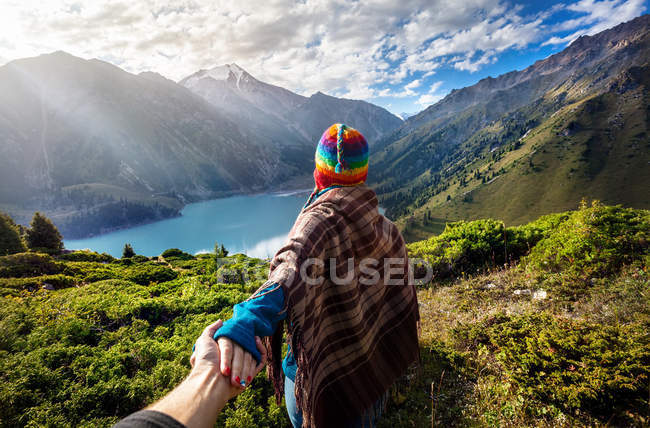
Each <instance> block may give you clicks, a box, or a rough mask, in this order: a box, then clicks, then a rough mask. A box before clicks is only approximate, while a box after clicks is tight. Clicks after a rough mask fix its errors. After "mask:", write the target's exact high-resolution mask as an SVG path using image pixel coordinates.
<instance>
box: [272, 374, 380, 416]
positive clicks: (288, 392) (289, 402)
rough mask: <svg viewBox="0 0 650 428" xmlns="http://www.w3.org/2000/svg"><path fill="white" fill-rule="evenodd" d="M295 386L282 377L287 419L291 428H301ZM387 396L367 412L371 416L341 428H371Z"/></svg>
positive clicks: (300, 413)
mask: <svg viewBox="0 0 650 428" xmlns="http://www.w3.org/2000/svg"><path fill="white" fill-rule="evenodd" d="M294 388H295V384H294V383H293V381H292V380H291V379H289V378H288V377H286V376H285V377H284V401H285V404H286V406H287V412H288V413H289V419H290V420H291V425H293V428H301V427H302V412H301V411H300V409H299V408H298V406H297V405H296V395H295V393H294ZM387 397H388V396H387V395H385V396H384V397H382V398H380V399H379V400H377V402H376V403H375V404H374V406H373V409H372V410H373V411H372V412H369V413H371V415H368V416H366V417H364V416H363V415H361V416H359V417H358V418H357V419H355V420H353V421H350V422H349V423H347V424H345V425H342V426H341V428H361V427H365V428H373V427H374V426H375V423H376V421H377V419H376V418H375V416H376V417H377V418H378V417H379V416H381V412H382V410H383V408H384V404H385V402H386V399H387Z"/></svg>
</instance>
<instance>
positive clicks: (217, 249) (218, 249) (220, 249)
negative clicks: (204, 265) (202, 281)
mask: <svg viewBox="0 0 650 428" xmlns="http://www.w3.org/2000/svg"><path fill="white" fill-rule="evenodd" d="M214 257H215V258H217V259H220V258H223V257H228V250H226V247H224V245H223V244H221V245H219V243H218V242H215V243H214Z"/></svg>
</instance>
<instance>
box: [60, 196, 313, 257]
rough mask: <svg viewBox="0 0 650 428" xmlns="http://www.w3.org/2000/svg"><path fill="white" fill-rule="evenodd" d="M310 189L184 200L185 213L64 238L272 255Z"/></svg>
mask: <svg viewBox="0 0 650 428" xmlns="http://www.w3.org/2000/svg"><path fill="white" fill-rule="evenodd" d="M308 195H309V192H308V191H299V192H286V193H273V194H261V195H246V196H233V197H230V198H223V199H214V200H210V201H204V202H197V203H194V204H189V205H187V206H185V208H184V209H183V211H182V216H181V217H176V218H172V219H167V220H162V221H158V222H155V223H150V224H146V225H143V226H137V227H133V228H129V229H124V230H119V231H116V232H111V233H107V234H104V235H99V236H95V237H92V238H87V239H75V240H65V247H66V248H68V249H84V248H88V249H91V250H93V251H97V252H100V253H102V252H106V253H109V254H111V255H112V256H115V257H121V256H122V249H123V247H124V244H125V243H129V244H131V245H132V246H133V249H134V250H135V252H136V253H137V254H142V255H145V256H157V255H159V254H160V253H162V252H163V251H165V250H166V249H168V248H180V249H181V250H183V251H185V252H188V253H191V254H197V253H201V252H210V251H212V250H213V249H214V243H215V242H219V243H220V244H224V245H225V246H226V248H227V249H228V251H230V253H231V254H233V253H246V254H247V255H249V256H253V257H260V258H263V257H272V256H273V255H274V254H275V252H276V251H277V250H278V249H279V248H280V247H281V246H282V245H283V244H284V242H285V240H286V238H287V234H288V233H289V230H290V229H291V226H293V223H294V221H295V219H296V216H297V215H298V213H299V212H300V209H301V208H302V207H303V205H304V203H305V201H306V199H307V196H308Z"/></svg>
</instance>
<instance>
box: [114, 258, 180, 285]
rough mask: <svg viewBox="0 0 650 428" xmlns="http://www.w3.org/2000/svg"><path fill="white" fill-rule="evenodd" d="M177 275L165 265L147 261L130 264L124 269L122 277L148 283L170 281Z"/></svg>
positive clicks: (138, 282) (141, 283)
mask: <svg viewBox="0 0 650 428" xmlns="http://www.w3.org/2000/svg"><path fill="white" fill-rule="evenodd" d="M177 276H178V274H177V273H176V272H174V271H173V270H172V269H170V268H168V267H166V266H159V265H154V264H149V263H148V264H137V265H132V266H130V267H129V268H128V269H126V271H125V275H124V279H126V280H127V281H133V282H135V283H136V284H140V285H149V284H150V283H152V282H165V281H171V280H172V279H175V278H176V277H177Z"/></svg>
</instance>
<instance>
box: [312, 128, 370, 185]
mask: <svg viewBox="0 0 650 428" xmlns="http://www.w3.org/2000/svg"><path fill="white" fill-rule="evenodd" d="M367 176H368V143H367V142H366V139H365V138H364V137H363V135H361V133H360V132H359V131H357V130H356V129H354V128H350V127H349V126H346V125H344V124H342V123H335V124H334V125H332V126H330V127H329V128H327V130H325V132H324V133H323V136H322V137H321V138H320V141H319V142H318V147H317V148H316V168H315V169H314V181H316V190H322V189H326V188H328V187H330V186H334V185H339V186H354V185H357V184H361V183H363V182H365V181H366V177H367Z"/></svg>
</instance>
